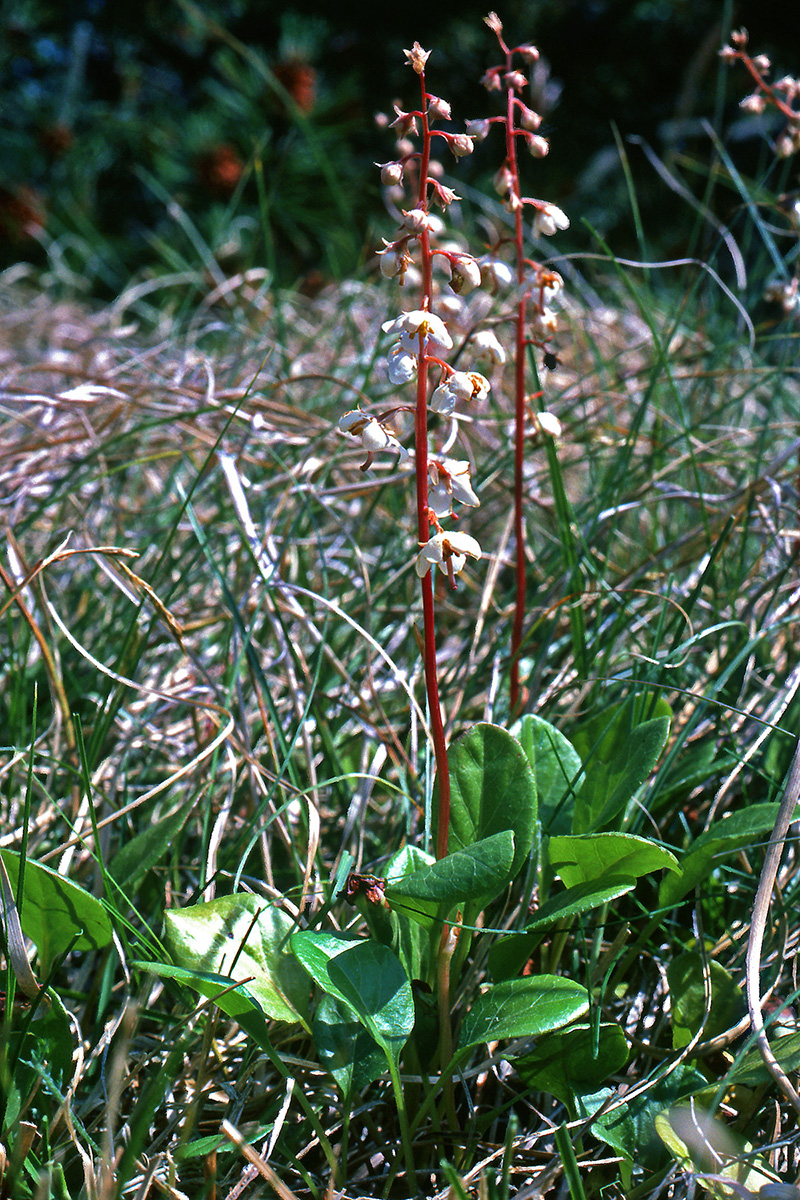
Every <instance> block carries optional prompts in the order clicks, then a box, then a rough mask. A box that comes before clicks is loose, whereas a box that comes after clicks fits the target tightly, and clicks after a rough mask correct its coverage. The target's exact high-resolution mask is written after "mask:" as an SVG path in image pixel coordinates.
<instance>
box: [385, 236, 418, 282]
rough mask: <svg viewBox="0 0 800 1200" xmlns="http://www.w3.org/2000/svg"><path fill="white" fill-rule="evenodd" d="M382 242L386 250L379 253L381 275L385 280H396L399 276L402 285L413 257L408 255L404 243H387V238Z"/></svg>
mask: <svg viewBox="0 0 800 1200" xmlns="http://www.w3.org/2000/svg"><path fill="white" fill-rule="evenodd" d="M381 241H382V242H383V245H384V249H383V250H379V251H378V258H379V259H380V267H381V275H382V276H383V277H384V279H395V278H396V277H397V276H398V275H399V276H400V282H401V283H402V282H403V277H404V275H405V273H406V271H407V270H408V268H409V266H410V265H411V256H410V255H408V254H406V251H405V247H404V246H403V245H402V242H400V243H398V242H387V241H386V238H382V239H381Z"/></svg>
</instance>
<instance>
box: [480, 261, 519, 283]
mask: <svg viewBox="0 0 800 1200" xmlns="http://www.w3.org/2000/svg"><path fill="white" fill-rule="evenodd" d="M478 263H479V265H480V268H481V275H482V276H483V279H484V282H485V283H488V285H489V287H490V288H491V290H492V291H496V290H497V288H501V287H511V284H512V283H513V282H514V280H515V278H516V277H515V275H514V272H513V271H512V270H511V267H510V266H509V265H508V263H507V262H504V261H503V259H502V258H494V257H492V255H490V254H486V255H484V257H483V258H479V259H478Z"/></svg>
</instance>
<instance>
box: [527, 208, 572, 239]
mask: <svg viewBox="0 0 800 1200" xmlns="http://www.w3.org/2000/svg"><path fill="white" fill-rule="evenodd" d="M559 229H569V217H568V216H567V214H566V213H565V212H564V211H563V210H562V209H560V208H559V207H558V205H557V204H546V203H545V202H544V201H543V200H537V201H536V216H535V217H534V218H533V236H534V237H535V238H538V237H542V236H545V237H552V235H553V234H554V233H555V232H556V231H557V230H559Z"/></svg>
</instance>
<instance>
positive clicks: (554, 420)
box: [533, 412, 561, 438]
mask: <svg viewBox="0 0 800 1200" xmlns="http://www.w3.org/2000/svg"><path fill="white" fill-rule="evenodd" d="M533 423H534V425H535V426H536V428H537V429H538V430H539V432H540V433H549V434H550V437H554V438H557V437H561V422H560V421H559V419H558V417H557V416H556V415H555V413H551V412H537V413H534V414H533Z"/></svg>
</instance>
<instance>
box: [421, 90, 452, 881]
mask: <svg viewBox="0 0 800 1200" xmlns="http://www.w3.org/2000/svg"><path fill="white" fill-rule="evenodd" d="M419 78H420V86H421V88H422V106H421V113H420V119H421V122H422V156H421V159H420V168H419V201H418V203H419V207H420V208H424V209H426V211H427V191H428V164H429V162H430V152H431V133H430V127H429V125H428V98H427V95H426V92H425V75H424V73H421V74H420V77H419ZM419 244H420V253H421V258H422V296H421V299H420V308H421V309H425V311H428V312H429V311H430V305H431V292H432V287H433V277H432V257H433V256H432V255H431V244H430V237H429V234H428V231H427V229H424V230H423V231H422V233H421V234H420V235H419ZM414 450H415V463H416V473H417V533H418V537H419V541H420V543H425V542H427V541H428V539H429V538H430V522H429V519H428V360H427V358H426V355H425V338H424V335H423V334H422V333H420V335H419V352H418V355H417V404H416V410H415V414H414ZM420 586H421V590H422V624H423V646H424V665H425V690H426V692H427V696H428V715H429V719H430V725H431V739H432V741H433V756H434V759H435V760H436V779H437V781H438V784H439V808H438V813H437V830H436V857H437V858H444V857H445V856H446V854H447V840H448V832H449V827H450V770H449V767H448V764H447V744H446V742H445V737H444V724H443V722H442V710H441V706H440V704H439V674H438V670H437V667H436V628H435V624H434V608H433V565H431V568H430V570H429V571H428V572H427V573H426V574H425V575H423V577H422V579H421V581H420Z"/></svg>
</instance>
